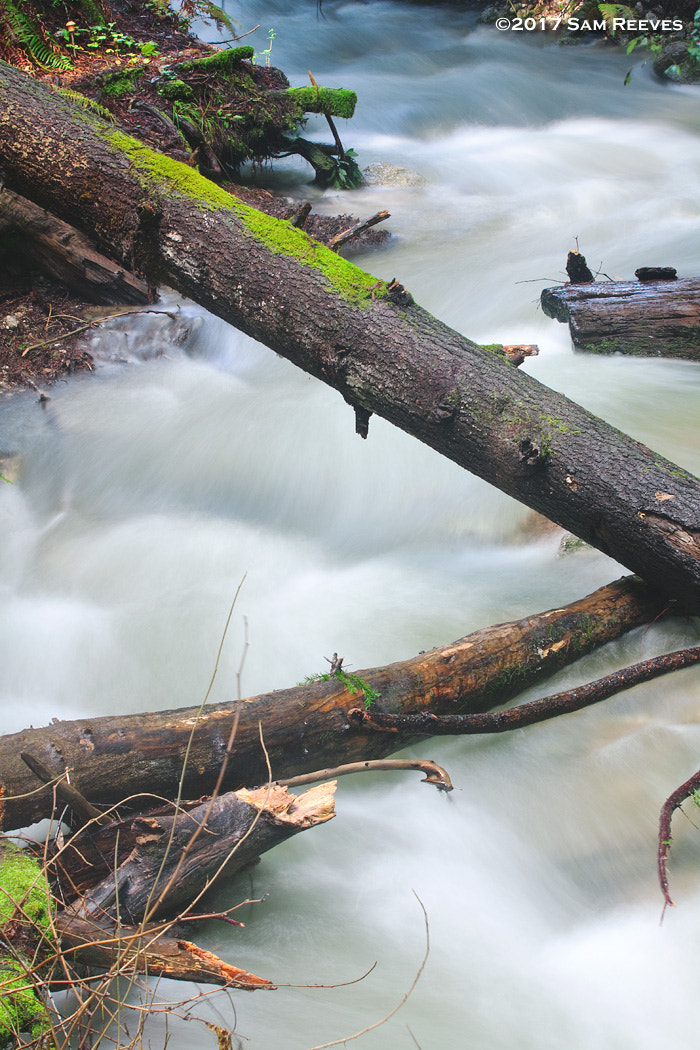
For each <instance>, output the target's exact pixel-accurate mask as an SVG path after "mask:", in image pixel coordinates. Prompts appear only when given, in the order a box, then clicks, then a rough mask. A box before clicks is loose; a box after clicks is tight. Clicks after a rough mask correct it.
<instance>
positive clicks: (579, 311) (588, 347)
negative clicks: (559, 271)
mask: <svg viewBox="0 0 700 1050" xmlns="http://www.w3.org/2000/svg"><path fill="white" fill-rule="evenodd" d="M540 301H541V304H542V309H543V310H544V312H545V314H546V315H547V317H553V318H555V320H557V321H561V322H563V323H566V322H568V324H569V330H570V332H571V339H572V341H573V344H574V346H575V347H576V349H577V350H585V351H587V352H589V353H596V354H617V353H619V354H635V355H637V356H639V357H677V358H689V359H691V360H700V280H698V279H697V278H686V279H683V280H677V281H670V280H662V281H641V280H640V281H595V282H593V283H591V284H568V285H561V286H558V287H555V288H545V289H544V291H543V292H542V294H541V297H540Z"/></svg>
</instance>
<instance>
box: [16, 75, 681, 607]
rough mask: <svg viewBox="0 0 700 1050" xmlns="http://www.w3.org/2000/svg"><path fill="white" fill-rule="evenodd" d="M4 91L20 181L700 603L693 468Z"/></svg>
mask: <svg viewBox="0 0 700 1050" xmlns="http://www.w3.org/2000/svg"><path fill="white" fill-rule="evenodd" d="M0 92H1V93H2V96H3V99H4V101H5V106H4V107H3V108H2V110H0V165H1V166H2V168H3V169H4V171H5V173H6V176H7V181H8V184H9V185H11V186H12V188H13V189H14V190H15V191H16V192H19V193H24V194H25V195H26V194H31V197H32V199H33V200H34V201H35V202H36V203H38V204H40V205H41V206H43V207H47V208H50V209H51V210H52V211H53V212H55V213H56V214H58V215H60V216H61V217H62V218H63V219H64V220H65V221H68V222H71V223H74V224H76V225H79V226H80V228H82V229H90V230H91V231H94V234H95V236H96V237H97V238H98V240H99V243H100V245H101V247H102V248H103V249H104V250H109V251H110V252H112V253H114V254H115V256H116V257H117V258H119V259H122V260H126V259H130V260H131V259H134V260H135V261H136V262H137V263H138V265H139V266H140V267H141V268H142V270H143V271H144V272H145V273H148V275H149V279H153V280H162V281H164V282H166V283H168V284H170V285H171V286H173V287H175V288H177V289H178V290H179V291H180V292H182V293H183V294H184V295H187V296H190V297H191V298H193V299H195V300H196V301H197V302H199V303H200V304H201V305H202V306H204V307H205V308H207V309H209V310H211V311H213V312H214V313H216V314H217V315H218V316H219V317H222V318H223V319H224V320H226V321H228V322H230V323H231V324H233V325H235V326H236V327H238V328H240V329H241V330H242V331H245V332H247V333H248V334H249V335H251V336H252V337H253V338H255V339H258V340H260V341H261V342H263V343H265V344H266V345H267V346H269V347H271V348H272V349H273V350H275V351H276V352H277V353H280V354H282V355H283V356H284V357H287V358H289V359H290V360H291V361H293V362H294V363H295V364H297V365H298V366H299V367H300V368H303V369H304V370H305V371H307V372H309V373H310V374H312V375H314V376H316V377H317V378H319V379H322V380H323V381H324V382H326V383H328V384H330V385H331V386H333V387H335V388H336V389H337V390H339V391H340V393H341V394H342V395H343V397H344V398H345V399H346V401H348V402H349V403H350V404H351V405H352V406H357V407H358V408H359V409H361V410H362V412H363V413H365V414H367V413H372V412H376V413H378V414H379V415H382V416H383V417H384V418H386V419H388V420H389V421H390V422H392V423H394V424H396V425H397V426H399V427H401V428H402V429H403V430H405V431H407V432H408V433H410V434H413V435H414V436H416V437H418V438H419V439H420V440H421V441H423V442H425V443H426V444H428V445H430V446H431V447H432V448H434V449H436V450H438V451H439V452H440V453H442V454H444V455H446V456H448V457H449V458H450V459H453V460H454V461H455V462H457V463H459V464H460V465H461V466H463V467H465V468H466V469H468V470H470V471H472V472H473V473H475V474H477V475H478V476H480V477H483V478H486V479H487V480H489V481H491V482H492V483H493V484H496V485H498V487H499V488H501V489H503V490H504V491H505V492H507V493H509V494H510V495H512V496H514V497H515V498H516V499H519V500H520V501H521V502H523V503H525V504H527V505H528V506H530V507H532V508H533V509H534V510H537V511H539V512H540V513H541V514H544V515H545V516H546V517H548V518H550V519H551V520H552V521H555V522H556V523H558V524H560V525H562V526H563V527H564V528H566V529H567V530H568V531H570V532H572V533H573V534H574V535H576V536H579V537H580V538H581V539H583V540H585V541H586V542H588V543H590V544H592V545H593V546H595V547H598V548H599V549H600V550H602V551H604V552H605V553H606V554H609V555H610V556H611V557H612V558H614V559H615V560H616V561H618V562H620V563H622V564H623V565H625V566H627V567H628V568H629V569H630V570H631V571H633V572H636V573H638V574H639V575H641V576H643V577H644V578H645V579H647V580H648V581H649V582H650V583H652V584H656V585H657V586H658V587H659V588H660V589H663V590H665V591H666V592H667V593H668V594H670V595H673V596H674V597H680V598H683V599H684V600H686V601H687V602H688V603H689V604H690V605H692V606H694V607H696V608H700V485H699V484H698V482H697V480H696V479H695V478H693V477H692V476H691V475H690V474H688V472H687V471H684V470H681V469H679V468H678V467H677V466H675V465H674V464H673V463H670V462H669V461H667V460H665V459H664V458H663V457H661V456H658V455H655V454H654V453H653V452H651V451H650V450H649V449H647V448H645V447H644V446H643V445H641V444H639V443H638V442H635V441H633V440H631V439H630V438H627V437H625V436H624V435H622V434H620V432H619V431H617V430H615V429H614V428H613V427H610V426H608V425H607V424H605V423H604V422H603V421H602V420H600V419H598V418H596V417H595V416H592V415H591V414H590V413H588V412H586V411H584V410H583V409H582V408H580V407H579V406H578V405H575V404H574V403H573V402H571V401H569V400H568V399H567V398H565V397H563V396H562V395H560V394H557V393H555V392H554V391H551V390H548V389H547V388H546V387H544V386H542V385H541V384H539V383H537V381H536V380H534V379H533V378H532V377H531V376H529V375H528V374H526V373H525V374H524V373H522V372H521V371H520V370H517V369H514V368H512V367H511V366H510V364H509V363H508V362H506V361H505V360H502V359H500V358H499V357H498V356H497V355H494V354H491V353H489V352H488V351H484V350H482V349H480V348H479V347H478V346H476V344H475V343H473V342H471V341H470V340H468V339H465V338H464V337H463V336H461V335H459V334H458V333H457V332H454V331H453V330H451V329H450V328H448V327H447V326H446V325H444V324H442V323H441V322H440V321H438V320H437V319H436V318H434V317H432V316H431V315H430V314H429V313H428V312H427V311H425V310H422V309H421V308H420V307H418V306H417V305H416V304H415V303H414V302H413V298H412V296H411V295H410V294H409V292H407V291H406V290H405V289H403V288H402V287H401V285H400V284H399V283H398V282H392V284H391V285H388V284H387V283H386V282H385V281H381V280H377V279H376V278H375V277H373V276H371V275H370V274H367V273H365V272H364V271H362V270H360V269H358V268H357V267H355V266H353V265H352V264H351V263H349V262H348V261H347V260H344V259H341V258H340V257H339V256H338V255H337V254H336V253H334V252H332V251H330V250H328V249H324V248H323V247H322V246H321V245H319V244H318V243H317V242H314V241H312V240H311V239H310V238H309V237H308V236H307V235H306V234H305V233H304V232H303V231H301V230H297V229H294V228H292V227H291V226H289V224H287V223H281V222H279V221H277V220H274V219H271V218H270V217H268V216H265V215H262V214H261V213H259V212H255V211H254V210H253V209H251V208H247V207H246V206H245V205H243V204H242V203H241V202H240V201H237V200H236V199H235V198H233V197H231V196H230V195H229V194H227V193H225V192H224V191H223V190H222V189H220V188H219V187H217V186H214V185H213V184H212V183H211V182H208V181H207V180H206V179H203V178H202V177H201V176H199V175H197V173H196V172H194V171H192V169H191V168H189V167H188V166H187V165H184V164H179V163H178V162H176V161H173V160H171V159H169V158H165V157H162V156H160V155H159V154H156V153H154V152H153V151H152V150H149V149H147V148H146V147H144V146H143V145H142V144H141V143H139V142H137V141H136V140H134V139H131V138H129V137H128V136H126V135H124V134H123V133H121V132H119V131H117V130H115V128H114V127H113V126H111V125H109V124H106V123H105V122H104V121H102V120H101V118H100V117H99V116H98V115H97V114H93V113H91V112H87V111H80V112H79V113H78V112H77V110H76V108H75V107H74V106H73V105H72V104H71V103H70V101H69V100H68V99H66V98H64V97H63V96H61V95H58V94H56V93H51V92H50V91H49V90H48V89H47V88H46V86H45V85H43V84H40V83H37V82H36V81H34V80H32V79H31V78H30V77H28V76H26V75H25V74H23V73H21V72H20V71H19V70H16V69H13V68H12V67H10V66H6V65H3V64H0ZM76 158H79V163H77V162H76ZM362 430H363V431H364V430H366V427H364V426H363V428H362Z"/></svg>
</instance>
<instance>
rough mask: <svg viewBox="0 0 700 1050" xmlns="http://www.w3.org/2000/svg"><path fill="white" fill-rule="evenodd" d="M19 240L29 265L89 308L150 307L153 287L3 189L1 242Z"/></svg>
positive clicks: (0, 198) (0, 194)
mask: <svg viewBox="0 0 700 1050" xmlns="http://www.w3.org/2000/svg"><path fill="white" fill-rule="evenodd" d="M17 235H19V238H20V242H21V246H22V247H21V255H22V257H23V258H24V259H26V260H27V261H28V262H29V263H31V264H32V265H33V266H36V267H37V268H38V269H40V270H42V271H44V272H45V273H48V274H50V275H51V276H52V277H56V278H58V279H59V280H61V281H63V282H64V283H65V284H67V285H68V287H69V288H72V289H74V290H75V291H77V292H79V293H80V295H81V296H82V297H83V298H84V299H87V300H88V302H93V303H100V304H102V305H117V304H119V303H124V304H132V305H137V306H141V305H143V304H145V303H147V302H148V285H147V284H146V283H145V282H144V281H142V280H141V279H140V278H138V277H136V276H135V275H134V274H133V273H130V272H129V271H128V270H126V269H125V268H124V267H123V266H118V265H117V264H116V263H115V262H113V260H111V259H108V258H107V257H106V256H105V255H102V254H101V253H100V252H98V251H96V250H95V248H94V245H93V244H92V243H91V242H90V241H89V240H88V238H87V237H85V236H84V235H83V234H82V233H79V232H78V230H76V229H75V227H73V226H70V225H69V224H68V223H66V222H61V220H60V219H56V218H54V216H53V215H50V214H49V212H47V211H45V210H44V209H43V208H39V207H37V205H36V204H32V202H31V201H29V200H27V199H26V198H24V197H20V196H19V195H18V194H16V193H13V192H12V191H11V190H9V189H7V187H4V188H0V241H2V240H5V241H6V242H7V241H8V239H9V238H11V237H13V236H17ZM17 254H19V253H17Z"/></svg>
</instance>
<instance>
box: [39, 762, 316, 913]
mask: <svg viewBox="0 0 700 1050" xmlns="http://www.w3.org/2000/svg"><path fill="white" fill-rule="evenodd" d="M335 787H336V781H335V780H332V781H330V782H326V783H323V784H318V785H316V787H312V788H309V789H308V791H305V792H304V793H303V794H302V795H293V794H291V793H290V792H289V791H288V790H287V789H286V788H285V787H281V786H280V785H279V784H270V785H268V786H267V787H260V788H254V789H252V790H247V789H242V790H240V791H227V792H225V793H224V794H223V795H219V796H218V798H214V799H206V800H204V801H203V802H200V803H198V804H196V805H191V804H188V805H186V806H182V807H179V808H178V810H177V812H176V813H173V812H172V807H169V809H170V811H169V812H163V810H162V808H161V810H160V811H158V812H156V811H153V810H152V808H151V811H150V812H149V811H148V809H146V808H145V807H144V805H143V800H141V806H142V808H143V811H142V812H141V813H140V814H139V815H138V816H137V817H135V818H130V819H127V820H124V821H117V822H115V823H114V824H112V825H111V826H109V827H106V828H102V827H100V828H97V829H95V828H86V829H85V831H83V832H81V833H79V834H78V835H76V836H74V837H73V838H72V839H71V840H70V842H69V843H68V844H67V845H66V846H65V847H64V850H63V851H62V853H61V855H60V856H59V858H58V860H57V869H58V871H59V872H60V873H61V876H62V877H60V876H59V878H60V881H61V884H62V896H63V897H64V899H72V898H73V897H74V896H75V894H76V891H77V892H78V894H79V903H77V904H76V905H75V910H76V913H77V914H78V915H80V916H81V917H83V918H85V917H87V918H99V919H102V918H105V917H108V918H111V919H113V920H114V921H123V922H126V923H128V924H129V925H132V926H135V925H137V924H138V923H140V922H141V921H142V920H143V921H146V922H150V921H151V920H152V919H154V918H155V917H160V916H161V915H163V914H167V915H174V914H176V912H178V910H179V909H181V908H183V907H185V906H186V910H190V909H191V908H192V904H193V902H195V901H198V900H199V899H200V898H201V897H202V895H203V894H204V893H205V892H206V890H207V889H208V888H209V886H211V885H212V884H213V883H214V881H215V880H216V877H217V876H218V875H219V874H220V873H221V872H222V871H224V870H225V872H226V875H227V876H229V875H233V874H235V873H236V872H237V871H241V870H242V869H243V868H247V867H249V866H250V865H251V864H253V863H254V862H255V861H257V859H258V858H259V857H260V856H261V854H263V853H266V852H267V851H268V850H271V849H273V848H274V847H275V846H277V845H279V844H280V843H281V842H285V841H286V840H287V839H288V838H290V837H291V836H292V835H296V834H298V833H299V832H300V831H305V830H307V829H308V828H312V827H316V825H318V824H324V823H325V822H326V821H328V820H331V819H332V818H333V817H334V816H335V810H334V801H333V794H334V792H335ZM146 801H148V800H146ZM115 856H116V858H117V863H116V867H115V868H114V870H112V868H111V864H112V862H113V861H114V858H115ZM105 867H106V874H105V875H104V877H103V878H102V879H101V881H96V880H98V879H99V878H100V872H101V871H102V870H103V869H105Z"/></svg>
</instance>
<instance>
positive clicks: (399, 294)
mask: <svg viewBox="0 0 700 1050" xmlns="http://www.w3.org/2000/svg"><path fill="white" fill-rule="evenodd" d="M386 298H387V299H388V300H389V302H391V303H395V304H396V306H413V296H412V295H411V293H410V292H407V291H406V289H405V288H404V286H403V285H402V284H399V282H398V281H397V280H396V278H395V277H392V279H391V281H390V282H389V284H388V285H387V286H386Z"/></svg>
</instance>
